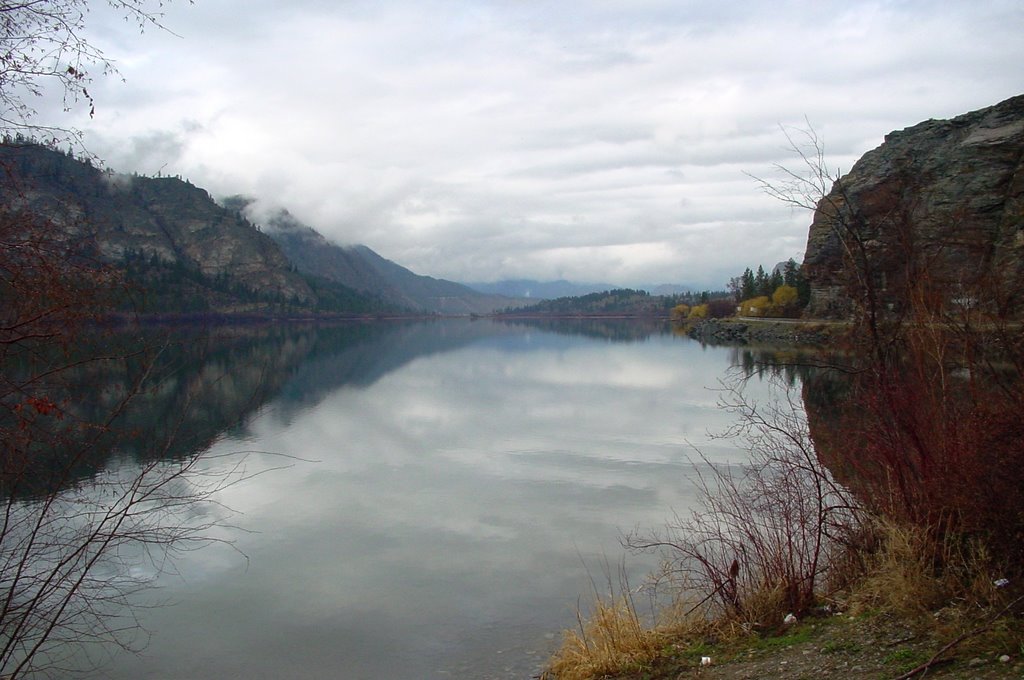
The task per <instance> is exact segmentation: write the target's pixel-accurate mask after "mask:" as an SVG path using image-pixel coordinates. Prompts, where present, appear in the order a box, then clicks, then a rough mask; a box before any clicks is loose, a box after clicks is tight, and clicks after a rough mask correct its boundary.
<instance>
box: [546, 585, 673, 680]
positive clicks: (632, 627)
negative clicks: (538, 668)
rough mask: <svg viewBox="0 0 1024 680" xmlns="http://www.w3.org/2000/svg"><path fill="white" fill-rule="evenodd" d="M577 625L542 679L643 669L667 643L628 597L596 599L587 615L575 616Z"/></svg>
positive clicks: (580, 679)
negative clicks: (647, 624) (643, 617)
mask: <svg viewBox="0 0 1024 680" xmlns="http://www.w3.org/2000/svg"><path fill="white" fill-rule="evenodd" d="M577 617H578V620H579V628H578V629H577V630H568V631H566V632H565V637H564V638H563V640H562V646H561V647H560V648H559V649H558V651H557V652H556V653H555V655H554V657H553V658H552V659H551V663H550V665H549V667H548V670H547V671H546V672H545V674H544V675H543V676H542V677H544V678H558V679H559V680H590V679H591V678H600V677H603V676H606V675H614V674H616V673H622V672H625V671H629V670H635V669H637V668H642V667H643V666H645V665H646V664H649V663H650V662H651V661H652V660H654V659H655V658H657V656H658V655H659V654H660V653H661V651H662V650H663V648H664V647H665V645H666V644H667V640H668V638H667V636H666V634H665V633H664V632H663V631H661V630H658V629H656V628H647V627H645V626H644V625H643V624H642V623H641V621H640V619H639V617H638V616H637V613H636V609H635V607H634V606H633V603H632V601H631V600H630V598H628V597H626V596H619V597H617V598H614V599H599V600H598V601H597V602H595V603H594V605H593V611H592V612H591V613H590V616H589V617H587V618H586V619H584V617H583V616H582V614H578V615H577Z"/></svg>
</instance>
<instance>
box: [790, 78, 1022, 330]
mask: <svg viewBox="0 0 1024 680" xmlns="http://www.w3.org/2000/svg"><path fill="white" fill-rule="evenodd" d="M804 271H805V274H806V275H807V277H808V279H809V281H810V285H811V301H810V305H809V307H808V314H809V315H810V316H815V317H842V316H847V315H849V314H850V313H851V312H852V311H853V310H854V309H855V307H856V305H858V304H861V305H863V304H866V303H868V302H869V299H870V298H873V300H874V303H875V305H876V309H878V310H879V311H882V312H885V311H887V310H888V311H897V312H898V311H900V310H904V309H906V308H908V306H909V305H910V301H911V300H912V299H913V300H915V301H917V302H919V303H924V304H928V305H931V306H944V307H950V306H961V307H963V306H970V307H983V308H985V309H986V310H987V311H989V312H990V313H997V314H1001V315H1004V316H1020V315H1021V314H1022V313H1024V95H1020V96H1017V97H1013V98H1011V99H1007V100H1006V101H1004V102H1002V103H1000V104H997V105H995V106H992V107H989V108H986V109H982V110H979V111H974V112H972V113H967V114H964V115H962V116H958V117H956V118H953V119H951V120H929V121H926V122H923V123H920V124H918V125H915V126H913V127H910V128H907V129H905V130H901V131H898V132H893V133H890V134H889V135H887V136H886V137H885V142H884V143H883V144H882V145H881V146H879V147H878V148H877V149H875V150H873V151H870V152H868V153H867V154H865V155H864V156H863V157H862V158H861V159H860V160H859V161H857V163H856V164H855V165H854V166H853V168H852V169H851V170H850V172H849V173H848V174H847V175H844V176H843V177H841V178H840V179H839V180H838V181H836V182H835V184H834V185H833V187H832V189H831V191H830V193H829V194H828V196H826V197H825V198H824V199H822V200H821V201H820V202H819V203H818V206H817V210H816V211H815V215H814V220H813V223H812V224H811V228H810V233H809V235H808V240H807V250H806V253H805V255H804ZM869 289H870V295H869V293H868V291H869Z"/></svg>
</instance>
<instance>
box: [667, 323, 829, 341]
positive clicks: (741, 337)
mask: <svg viewBox="0 0 1024 680" xmlns="http://www.w3.org/2000/svg"><path fill="white" fill-rule="evenodd" d="M847 327H848V325H847V324H845V323H842V322H836V321H821V320H803V319H705V320H703V321H698V322H697V323H695V324H692V325H691V326H690V327H689V328H688V329H687V331H686V334H687V335H689V336H690V337H691V338H693V339H695V340H699V341H701V342H704V343H707V344H709V345H736V344H752V343H769V344H786V345H809V346H815V347H820V346H824V345H827V344H830V343H831V341H832V340H833V339H834V338H835V336H836V335H837V334H838V333H839V332H842V331H843V330H845V329H846V328H847Z"/></svg>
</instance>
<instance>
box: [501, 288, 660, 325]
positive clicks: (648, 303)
mask: <svg viewBox="0 0 1024 680" xmlns="http://www.w3.org/2000/svg"><path fill="white" fill-rule="evenodd" d="M676 303H677V301H676V298H675V297H672V296H660V295H659V296H655V295H650V294H648V293H647V292H646V291H643V290H633V289H631V288H618V289H615V290H606V291H602V292H600V293H590V294H588V295H580V296H574V297H563V298H556V299H554V300H542V301H540V302H538V303H536V304H533V305H529V306H525V307H520V308H518V309H507V310H504V313H506V314H510V315H512V316H533V315H536V316H656V317H666V318H667V317H668V315H669V310H670V309H672V307H673V306H674V305H675V304H676Z"/></svg>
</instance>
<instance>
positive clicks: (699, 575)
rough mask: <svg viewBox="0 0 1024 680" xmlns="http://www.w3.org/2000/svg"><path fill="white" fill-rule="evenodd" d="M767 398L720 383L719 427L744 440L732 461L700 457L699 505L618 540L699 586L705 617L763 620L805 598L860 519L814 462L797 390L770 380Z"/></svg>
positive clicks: (796, 609)
mask: <svg viewBox="0 0 1024 680" xmlns="http://www.w3.org/2000/svg"><path fill="white" fill-rule="evenodd" d="M774 394H775V397H774V398H773V399H772V400H771V401H770V402H769V403H767V404H760V405H759V404H755V403H752V402H751V401H749V400H748V399H746V398H745V397H744V396H743V394H742V392H741V391H740V388H739V386H736V385H733V386H730V387H727V388H726V389H725V390H724V392H723V396H722V407H723V408H726V409H728V410H730V411H732V412H734V413H736V415H737V416H738V424H737V425H736V426H735V427H734V428H733V429H732V430H730V431H729V432H727V433H726V434H725V435H723V436H727V437H730V438H733V439H737V440H739V441H740V442H741V443H742V444H743V446H744V447H745V448H746V449H747V450H749V452H750V457H749V460H748V461H747V462H745V463H743V464H742V465H720V464H715V463H713V462H712V461H710V460H708V459H707V458H706V457H702V458H701V461H702V462H703V468H704V470H703V471H701V470H698V474H697V480H696V481H697V485H698V488H699V492H700V493H699V504H700V507H699V508H698V509H696V510H694V511H693V512H692V514H691V515H690V516H689V517H679V516H677V517H676V518H675V520H674V521H673V522H671V523H670V524H669V525H667V526H666V528H665V529H664V530H663V531H661V532H657V533H654V534H652V535H647V536H644V535H639V534H635V535H632V536H630V537H629V538H628V541H627V543H628V545H629V546H630V547H632V548H634V549H638V550H661V551H662V554H663V557H664V558H665V560H666V574H667V575H668V576H669V577H671V578H674V579H676V580H678V581H679V582H682V583H686V584H688V586H690V587H695V588H696V589H697V590H698V591H699V592H701V593H703V594H705V595H706V597H705V598H704V603H703V604H704V605H705V607H706V615H707V616H708V617H709V618H717V617H727V618H734V619H737V620H741V621H744V622H746V623H748V624H752V625H753V624H758V625H773V624H775V623H778V622H780V621H781V619H782V617H783V616H784V615H785V614H787V613H794V614H799V613H802V612H804V611H806V610H807V609H808V608H809V607H811V606H812V605H813V604H814V603H815V601H816V599H817V597H818V594H819V592H818V591H819V586H821V585H822V584H823V577H824V576H825V575H826V574H827V573H828V572H829V570H830V569H832V568H833V567H834V566H835V565H836V564H838V562H837V561H836V560H837V555H838V554H839V553H840V552H841V551H842V550H843V549H844V548H845V546H847V545H849V544H850V543H851V541H852V540H853V538H854V536H855V535H856V534H857V533H858V531H859V530H860V527H861V525H862V523H863V521H864V519H865V516H864V513H863V511H862V510H861V508H860V506H859V504H858V503H857V502H856V501H855V500H854V499H853V498H852V496H851V494H850V493H849V492H848V491H847V490H846V489H845V488H844V487H842V486H840V485H839V484H837V483H836V482H835V480H834V479H833V477H832V475H831V473H830V472H829V471H828V470H827V469H826V468H825V467H824V466H823V465H822V464H821V463H820V462H819V460H818V458H817V456H816V453H815V449H814V446H813V443H812V442H811V439H810V435H809V432H808V428H807V423H806V420H805V419H804V417H803V415H802V409H801V407H800V404H799V401H798V396H797V395H795V394H794V391H793V390H792V389H791V388H787V387H786V386H785V385H782V384H781V383H780V382H779V381H776V382H775V389H774Z"/></svg>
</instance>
